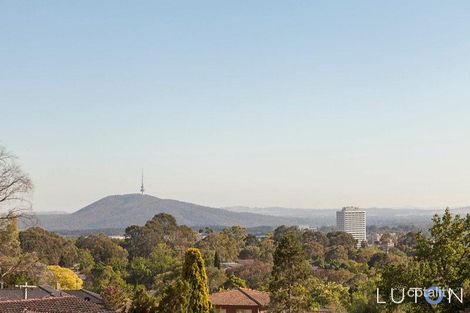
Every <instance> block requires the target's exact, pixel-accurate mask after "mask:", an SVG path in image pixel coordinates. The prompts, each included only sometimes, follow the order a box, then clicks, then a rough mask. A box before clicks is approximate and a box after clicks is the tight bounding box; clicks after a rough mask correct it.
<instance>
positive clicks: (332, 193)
mask: <svg viewBox="0 0 470 313" xmlns="http://www.w3.org/2000/svg"><path fill="white" fill-rule="evenodd" d="M0 108H1V110H0V144H2V145H4V146H6V147H7V148H8V149H9V150H12V151H13V152H15V153H16V154H17V155H18V156H19V157H20V161H21V164H22V165H23V167H24V169H25V170H26V171H27V172H28V173H30V175H31V177H32V179H33V180H34V183H35V191H34V195H33V200H34V208H35V209H36V210H69V211H72V210H76V209H79V208H80V207H82V206H84V205H86V204H88V203H90V202H92V201H94V200H96V199H98V198H100V197H103V196H105V195H108V194H122V193H131V192H137V191H138V188H139V184H140V169H141V168H142V167H143V168H144V170H145V175H146V186H147V191H148V193H149V194H152V195H156V196H159V197H164V198H175V199H180V200H186V201H191V202H196V203H200V204H207V205H212V206H228V205H238V204H241V205H250V206H270V205H280V206H290V207H306V208H330V207H331V208H334V207H340V206H343V205H350V204H351V205H359V206H363V207H369V206H396V207H401V206H420V207H421V206H422V207H428V206H439V207H440V206H446V205H451V206H460V205H469V204H470V161H469V160H470V157H469V154H470V2H468V1H446V2H443V1H387V2H386V1H354V2H353V1H350V2H347V3H346V1H342V2H339V1H337V2H333V1H272V0H271V1H134V2H130V1H75V2H72V1H35V2H33V1H23V2H20V1H1V0H0Z"/></svg>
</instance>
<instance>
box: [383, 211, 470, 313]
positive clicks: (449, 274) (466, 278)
mask: <svg viewBox="0 0 470 313" xmlns="http://www.w3.org/2000/svg"><path fill="white" fill-rule="evenodd" d="M429 231H430V236H429V237H424V236H422V235H418V237H417V242H416V257H414V258H409V259H408V261H407V262H401V263H398V264H386V265H385V266H384V270H383V273H382V277H383V280H382V282H381V286H382V288H381V289H382V290H383V292H384V298H388V297H389V294H388V291H389V290H390V288H392V287H393V288H398V287H407V288H413V287H417V286H424V287H431V286H439V287H441V288H452V289H454V290H459V288H467V292H468V288H469V287H470V215H469V214H467V216H466V218H461V217H460V216H459V215H456V216H455V217H454V218H452V215H451V213H450V210H449V209H446V210H445V212H444V215H443V216H442V217H440V216H439V215H435V216H434V217H433V225H432V227H431V228H430V230H429ZM454 300H455V299H454ZM464 300H465V301H464V303H463V304H461V303H460V302H459V301H452V302H451V303H448V302H447V301H446V303H445V304H442V305H435V306H431V305H430V304H428V303H427V302H426V301H425V300H424V299H423V298H420V299H419V301H418V304H414V303H410V302H411V301H414V299H410V298H408V297H405V301H404V302H405V303H404V304H403V305H401V306H402V307H404V308H406V310H407V312H459V311H462V310H463V309H464V308H467V307H469V306H470V303H469V300H468V299H464ZM390 306H391V308H392V309H393V307H394V306H396V305H394V304H390Z"/></svg>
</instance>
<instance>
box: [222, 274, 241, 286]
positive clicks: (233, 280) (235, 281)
mask: <svg viewBox="0 0 470 313" xmlns="http://www.w3.org/2000/svg"><path fill="white" fill-rule="evenodd" d="M224 288H225V289H232V288H246V281H245V280H244V279H243V278H240V277H238V276H236V275H234V274H233V273H230V274H229V275H228V279H227V281H226V282H225V283H224Z"/></svg>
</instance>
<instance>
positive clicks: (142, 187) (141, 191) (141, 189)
mask: <svg viewBox="0 0 470 313" xmlns="http://www.w3.org/2000/svg"><path fill="white" fill-rule="evenodd" d="M144 191H145V188H144V170H142V183H141V184H140V193H141V194H142V195H143V194H144Z"/></svg>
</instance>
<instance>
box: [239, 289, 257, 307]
mask: <svg viewBox="0 0 470 313" xmlns="http://www.w3.org/2000/svg"><path fill="white" fill-rule="evenodd" d="M237 289H238V290H239V291H240V292H241V293H243V294H244V295H245V296H247V297H248V298H249V299H250V300H252V301H253V302H254V303H256V304H257V305H259V306H263V305H262V304H261V303H260V302H259V301H258V300H256V299H255V298H253V297H252V296H250V295H249V294H248V293H247V292H246V291H245V290H244V289H246V288H241V287H238V288H237ZM246 290H251V289H246Z"/></svg>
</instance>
